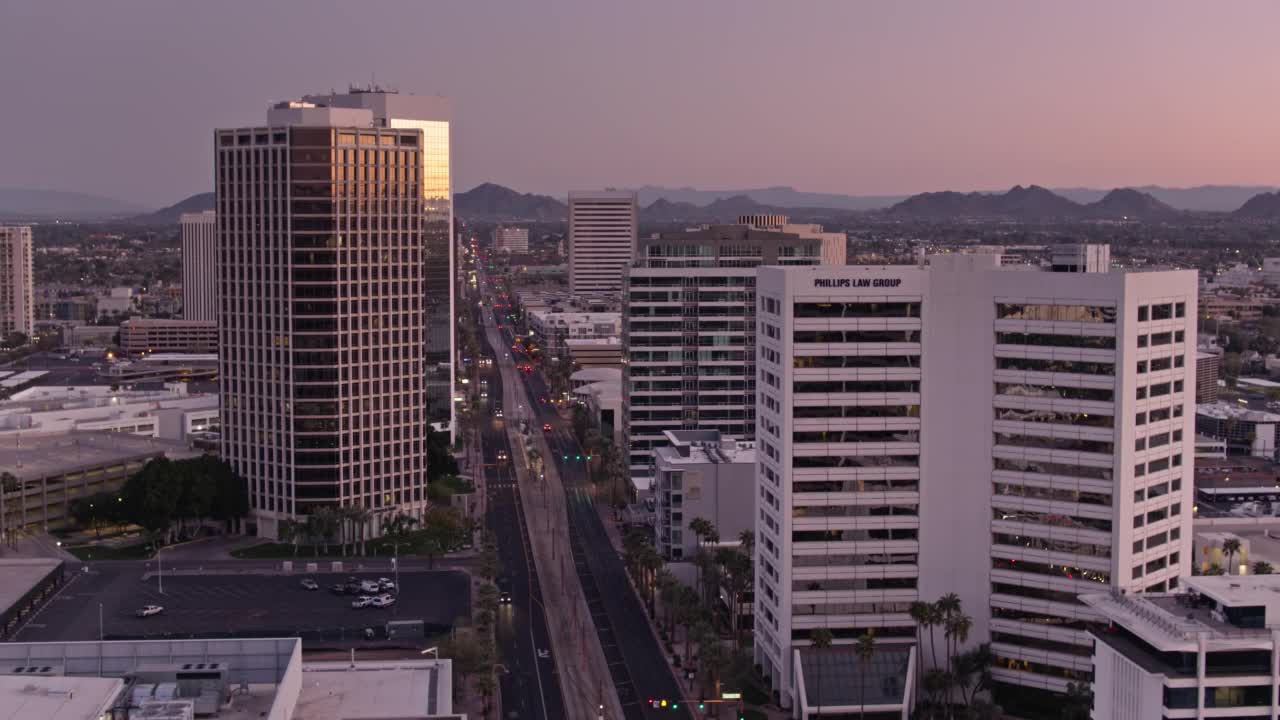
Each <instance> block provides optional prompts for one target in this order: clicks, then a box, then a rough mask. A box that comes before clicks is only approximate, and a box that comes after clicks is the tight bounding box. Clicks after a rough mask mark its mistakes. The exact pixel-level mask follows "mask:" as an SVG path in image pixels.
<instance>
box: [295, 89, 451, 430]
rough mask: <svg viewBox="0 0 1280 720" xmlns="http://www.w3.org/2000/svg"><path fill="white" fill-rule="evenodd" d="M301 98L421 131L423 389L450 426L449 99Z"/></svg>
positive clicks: (383, 95) (372, 92) (383, 94)
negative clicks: (370, 114) (359, 111)
mask: <svg viewBox="0 0 1280 720" xmlns="http://www.w3.org/2000/svg"><path fill="white" fill-rule="evenodd" d="M303 99H304V100H306V101H308V102H313V103H317V104H321V105H326V106H328V107H336V108H364V109H366V110H370V111H371V112H373V120H374V124H375V125H377V126H378V127H386V128H403V129H411V130H413V129H416V130H421V131H422V137H423V144H422V151H421V154H420V156H419V160H420V162H421V174H422V180H421V184H420V190H421V192H422V212H423V215H424V217H425V220H424V223H423V228H422V249H423V253H424V261H423V262H424V265H425V267H424V270H423V272H424V273H425V277H424V281H423V295H424V297H425V301H426V305H425V307H424V308H423V313H424V317H425V322H426V330H427V338H426V342H427V347H426V364H427V365H426V383H427V385H426V392H427V420H428V422H433V423H434V422H448V423H449V427H450V428H451V429H452V428H453V411H454V407H453V388H454V377H455V373H454V363H455V361H456V353H455V351H454V350H455V340H456V331H457V327H456V326H455V320H454V303H455V299H456V297H457V282H458V279H457V277H455V273H454V263H455V261H456V258H455V257H454V255H455V252H454V240H453V176H452V170H451V168H452V160H451V155H450V140H449V137H450V136H449V131H450V124H451V122H452V117H453V111H452V107H451V104H450V102H449V100H448V98H444V97H439V96H434V95H407V94H401V93H397V92H389V91H384V90H382V89H380V88H376V87H374V88H369V89H367V90H366V89H352V90H351V91H350V92H348V93H345V94H332V95H308V96H306V97H305V98H303Z"/></svg>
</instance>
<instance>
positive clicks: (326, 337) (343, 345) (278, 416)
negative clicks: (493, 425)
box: [214, 93, 452, 538]
mask: <svg viewBox="0 0 1280 720" xmlns="http://www.w3.org/2000/svg"><path fill="white" fill-rule="evenodd" d="M361 95H363V96H367V97H363V99H364V100H367V101H368V104H369V105H371V106H373V107H344V106H343V105H346V104H356V103H346V102H345V99H346V98H347V96H339V97H338V98H337V99H336V100H342V101H344V102H335V103H333V104H332V105H328V104H325V103H320V102H312V101H289V102H284V103H280V104H278V105H276V106H275V107H273V108H272V109H271V110H270V111H269V112H268V116H267V123H266V124H265V125H263V126H259V127H245V128H237V129H227V130H218V131H216V132H215V135H214V144H215V157H216V160H217V173H216V178H217V199H218V253H219V257H218V274H219V282H220V284H221V294H220V302H221V307H220V310H219V314H218V332H219V362H220V376H221V382H220V392H221V397H222V421H223V434H222V456H223V457H224V458H225V459H226V460H227V461H228V462H230V463H231V465H232V466H233V467H234V468H235V469H236V471H237V472H238V473H240V474H241V475H242V476H244V477H245V478H246V480H247V481H248V485H249V497H250V506H251V520H250V524H251V525H252V526H254V529H255V530H256V533H257V534H258V535H260V536H265V537H272V538H274V537H276V536H277V533H278V527H279V522H280V521H281V520H289V519H294V518H297V517H300V516H302V515H306V514H308V513H310V512H312V511H314V510H315V509H317V508H319V507H334V506H354V507H361V508H363V509H365V510H366V511H369V512H370V513H372V514H374V515H375V516H376V515H378V514H379V513H393V512H407V513H411V514H417V513H420V512H422V511H423V510H425V508H426V506H427V492H426V485H427V480H426V463H427V450H426V432H427V428H428V425H429V422H430V420H431V417H430V415H429V412H428V411H427V408H428V395H427V391H426V381H427V370H428V358H427V354H428V353H427V350H428V348H429V347H430V338H431V337H432V336H433V327H435V326H434V324H433V323H434V320H432V318H431V317H429V315H430V313H431V312H435V311H438V310H439V309H440V307H441V305H440V303H443V307H445V308H447V307H448V304H449V298H450V297H451V290H450V286H449V282H450V279H449V276H448V269H447V267H448V263H449V262H450V258H449V257H448V256H447V255H448V253H447V251H446V256H445V257H444V258H443V259H442V258H439V257H435V256H434V255H433V247H432V243H433V242H434V240H436V239H439V238H436V237H435V233H434V231H435V230H438V229H439V227H438V226H439V225H440V224H444V225H445V226H446V227H447V224H448V222H449V219H448V206H447V205H446V206H444V208H443V210H440V209H438V208H437V209H435V210H433V209H431V208H430V207H429V205H430V202H429V201H428V199H427V198H426V197H425V195H426V190H424V187H435V184H436V183H440V182H445V183H446V184H447V170H446V171H445V172H446V175H445V177H444V180H443V181H442V180H441V178H440V177H436V176H435V174H434V173H435V171H436V169H435V168H433V166H432V165H431V161H430V158H428V157H427V155H429V154H430V153H431V152H433V151H432V150H431V147H432V144H433V142H435V139H433V135H432V133H433V129H432V128H430V127H422V126H421V125H420V124H417V123H414V122H407V123H400V122H396V121H394V117H389V116H387V115H386V114H385V112H384V111H385V110H387V108H386V107H382V106H380V105H379V103H378V102H375V101H376V100H378V97H382V96H383V95H384V94H382V93H366V94H361ZM374 96H377V97H374ZM382 99H383V100H386V101H387V102H388V103H389V102H390V100H389V99H388V98H385V97H383V98H382ZM420 100H421V99H420ZM425 100H427V102H426V105H427V106H428V107H427V109H430V107H431V106H433V105H434V102H432V101H434V100H436V99H434V98H428V99H425ZM401 124H404V125H406V127H395V126H397V125H401ZM431 192H432V193H437V192H440V190H439V188H435V189H434V190H432V191H431ZM443 242H444V243H445V244H446V246H447V245H448V243H449V238H448V233H447V232H445V233H444V236H443ZM438 262H443V263H444V266H445V268H446V269H445V273H444V274H445V278H444V280H443V282H444V283H445V285H444V286H443V288H440V287H436V288H434V289H433V288H432V283H433V282H434V279H435V277H434V270H438V269H439V268H438V267H435V266H433V263H438ZM433 268H434V269H433ZM436 291H440V292H442V294H443V298H441V297H434V296H433V293H435V294H437V295H438V294H439V293H437V292H436ZM446 312H447V310H446ZM451 327H452V322H451V321H449V320H448V319H447V318H446V319H445V327H444V336H445V338H447V337H448V333H449V329H450V328H451ZM437 339H438V338H437ZM446 344H447V343H446ZM447 358H448V352H447V349H446V352H445V359H446V361H447ZM371 525H373V526H376V525H377V523H371Z"/></svg>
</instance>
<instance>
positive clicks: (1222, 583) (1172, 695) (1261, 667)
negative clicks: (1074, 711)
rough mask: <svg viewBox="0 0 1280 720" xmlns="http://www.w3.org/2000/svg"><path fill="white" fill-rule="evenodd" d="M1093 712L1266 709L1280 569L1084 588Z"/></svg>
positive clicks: (1257, 714)
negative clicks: (1159, 586)
mask: <svg viewBox="0 0 1280 720" xmlns="http://www.w3.org/2000/svg"><path fill="white" fill-rule="evenodd" d="M1081 600H1083V602H1084V603H1085V604H1086V605H1087V606H1088V607H1089V608H1090V609H1091V610H1092V611H1093V612H1094V613H1096V614H1098V615H1100V616H1101V622H1098V623H1096V624H1094V625H1092V626H1091V628H1090V636H1091V637H1092V638H1093V639H1094V640H1095V643H1094V651H1093V666H1094V672H1093V674H1094V684H1093V718H1094V720H1145V718H1169V719H1170V720H1173V719H1174V718H1241V719H1243V720H1253V719H1254V718H1275V717H1276V715H1277V712H1280V703H1277V700H1276V686H1277V685H1278V684H1280V668H1278V666H1277V664H1276V663H1277V658H1280V630H1277V627H1280V575H1249V576H1245V577H1239V576H1221V575H1219V576H1203V577H1188V578H1184V581H1183V586H1182V588H1180V589H1179V591H1178V592H1155V593H1139V594H1135V595H1124V594H1120V593H1119V592H1111V593H1100V594H1094V595H1084V596H1082V597H1081Z"/></svg>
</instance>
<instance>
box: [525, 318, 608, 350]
mask: <svg viewBox="0 0 1280 720" xmlns="http://www.w3.org/2000/svg"><path fill="white" fill-rule="evenodd" d="M526 317H527V318H528V321H529V329H530V330H532V331H533V333H534V336H535V340H536V341H537V342H538V344H540V345H541V346H542V347H543V348H544V349H545V352H546V353H547V354H548V355H549V356H551V357H563V356H564V355H565V353H566V352H567V349H566V347H565V344H564V343H565V341H566V340H585V339H598V338H611V337H619V336H621V335H622V313H615V312H605V313H592V312H556V311H552V310H534V311H531V312H528V313H527V315H526Z"/></svg>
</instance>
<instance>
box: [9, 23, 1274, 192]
mask: <svg viewBox="0 0 1280 720" xmlns="http://www.w3.org/2000/svg"><path fill="white" fill-rule="evenodd" d="M1276 27H1280V3H1277V2H1274V0H1239V1H1234V2H1230V3H1210V2H1204V1H1203V0H1149V1H1148V0H1074V1H1072V2H1039V1H1029V0H965V1H964V2H951V1H950V0H935V1H934V2H923V1H916V0H897V1H890V0H885V1H883V2H877V1H872V0H866V1H863V0H832V1H830V2H825V1H822V0H807V1H806V2H795V3H792V2H779V1H776V0H760V1H758V2H757V1H755V0H696V1H693V0H642V1H637V2H623V1H622V0H508V1H506V2H496V1H490V0H404V1H392V0H386V1H382V0H360V1H358V2H357V1H353V0H341V1H340V2H335V1H330V0H270V1H266V0H252V1H249V0H217V1H216V2H207V1H206V2H196V1H195V0H106V1H97V0H76V1H74V2H72V1H70V0H3V2H2V3H0V92H3V98H4V99H3V101H2V102H0V137H3V138H4V139H3V140H2V141H0V187H31V188H51V189H61V190H75V191H82V192H92V193H96V194H103V195H107V196H110V197H115V198H119V199H122V200H128V201H133V202H136V203H139V204H141V205H146V206H151V207H158V206H162V205H167V204H169V203H172V202H176V201H177V200H180V199H182V198H183V197H186V196H187V195H190V194H192V193H196V192H203V191H208V190H211V189H212V185H213V182H212V175H213V159H212V148H213V143H212V132H213V129H214V128H217V127H235V126H241V125H251V124H257V123H261V122H262V121H263V120H264V119H265V112H266V107H267V105H268V104H269V103H270V102H272V101H276V100H282V99H287V98H292V97H297V96H300V95H302V94H304V93H309V92H321V91H328V90H330V89H334V90H344V89H345V88H346V87H347V86H348V85H349V84H351V83H367V82H368V81H370V79H376V81H377V82H379V83H382V84H386V85H391V86H395V87H397V88H399V89H400V90H401V91H402V92H413V93H418V94H429V95H431V94H435V95H446V96H449V97H450V98H452V100H453V104H454V127H453V130H452V133H453V164H454V188H455V190H457V191H462V190H466V189H469V188H471V187H473V186H474V185H476V184H479V183H481V182H486V181H488V182H496V183H499V184H503V185H507V186H509V187H513V188H516V189H518V190H521V191H524V192H541V193H547V194H551V195H557V196H562V195H564V194H565V193H566V192H568V191H569V190H574V189H588V188H599V187H604V186H616V187H637V186H640V185H645V184H653V185H665V186H671V187H686V186H688V187H698V188H702V189H736V188H751V187H765V186H774V185H790V186H793V187H796V188H798V189H801V190H806V191H814V192H834V193H848V194H905V193H914V192H922V191H929V190H944V189H955V190H994V189H1003V188H1007V187H1009V186H1012V185H1014V184H1024V185H1025V184H1030V183H1036V184H1040V185H1045V186H1049V187H1070V186H1089V187H1099V188H1109V187H1117V186H1125V185H1141V184H1162V185H1169V186H1188V185H1198V184H1211V183H1218V184H1266V185H1272V184H1280V131H1278V127H1280V93H1278V92H1276V78H1277V77H1278V76H1280V51H1277V49H1276V48H1277V45H1276V40H1275V28H1276Z"/></svg>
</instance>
